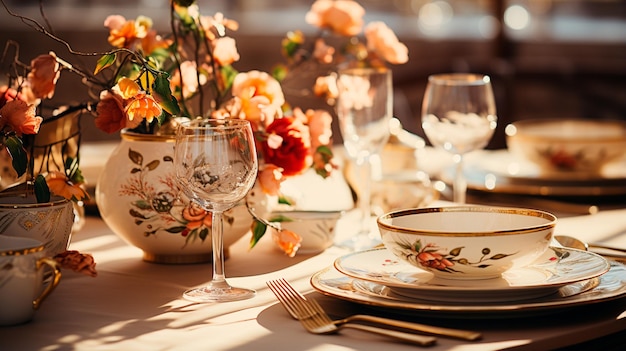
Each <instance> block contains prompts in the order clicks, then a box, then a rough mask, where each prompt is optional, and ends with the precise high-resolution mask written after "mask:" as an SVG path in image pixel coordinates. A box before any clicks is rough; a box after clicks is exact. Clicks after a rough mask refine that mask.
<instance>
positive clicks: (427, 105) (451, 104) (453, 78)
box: [422, 73, 498, 203]
mask: <svg viewBox="0 0 626 351" xmlns="http://www.w3.org/2000/svg"><path fill="white" fill-rule="evenodd" d="M497 119H498V118H497V116H496V104H495V101H494V97H493V88H492V86H491V79H490V78H489V76H487V75H483V74H473V73H451V74H435V75H431V76H430V77H428V85H427V86H426V92H425V93H424V101H423V103H422V128H423V129H424V133H425V134H426V136H427V137H428V140H430V142H431V144H433V145H434V146H436V147H440V148H443V149H444V150H446V151H448V152H450V153H452V154H453V160H454V162H455V164H456V167H455V175H454V181H453V185H452V190H453V201H454V202H456V203H465V197H466V193H467V181H466V180H465V176H464V174H463V155H465V154H466V153H468V152H470V151H473V150H477V149H482V148H484V147H485V146H486V145H487V143H488V142H489V140H490V139H491V137H492V136H493V133H494V130H495V129H496V124H497Z"/></svg>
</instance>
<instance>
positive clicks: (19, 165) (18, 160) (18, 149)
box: [4, 135, 28, 177]
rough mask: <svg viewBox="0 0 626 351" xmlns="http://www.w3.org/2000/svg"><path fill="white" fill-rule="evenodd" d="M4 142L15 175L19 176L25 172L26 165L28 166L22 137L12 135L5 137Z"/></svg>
mask: <svg viewBox="0 0 626 351" xmlns="http://www.w3.org/2000/svg"><path fill="white" fill-rule="evenodd" d="M4 144H5V145H6V148H7V151H8V152H9V155H11V159H12V164H13V169H15V171H16V172H17V175H18V176H19V177H21V176H22V175H23V174H24V173H26V167H27V166H28V155H27V154H26V150H24V144H22V139H20V138H18V137H17V136H15V135H13V136H10V137H8V138H6V139H5V140H4Z"/></svg>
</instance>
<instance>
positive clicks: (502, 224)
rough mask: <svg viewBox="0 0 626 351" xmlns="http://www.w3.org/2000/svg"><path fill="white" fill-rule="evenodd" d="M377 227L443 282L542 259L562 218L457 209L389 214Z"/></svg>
mask: <svg viewBox="0 0 626 351" xmlns="http://www.w3.org/2000/svg"><path fill="white" fill-rule="evenodd" d="M377 224H378V228H379V230H380V234H381V238H382V241H383V243H384V245H385V247H386V248H387V249H388V250H390V251H391V252H392V253H393V254H394V255H395V256H397V257H398V258H400V259H401V260H403V261H406V262H408V263H410V264H412V265H413V266H415V267H417V268H420V269H423V270H427V271H429V272H432V273H433V274H434V275H435V276H437V277H439V278H447V279H489V278H497V277H500V275H501V274H502V273H504V272H506V271H508V270H509V269H511V268H517V267H523V266H526V265H528V264H530V263H532V262H533V261H534V260H535V259H537V258H538V257H539V256H541V255H542V254H543V253H544V252H545V251H546V250H547V249H548V247H549V244H550V241H551V240H552V234H553V231H554V227H555V225H556V217H555V216H554V215H552V214H550V213H548V212H544V211H539V210H531V209H523V208H505V207H486V206H463V207H456V206H455V207H437V208H419V209H406V210H400V211H395V212H389V213H387V214H385V215H382V216H380V217H379V218H378V220H377Z"/></svg>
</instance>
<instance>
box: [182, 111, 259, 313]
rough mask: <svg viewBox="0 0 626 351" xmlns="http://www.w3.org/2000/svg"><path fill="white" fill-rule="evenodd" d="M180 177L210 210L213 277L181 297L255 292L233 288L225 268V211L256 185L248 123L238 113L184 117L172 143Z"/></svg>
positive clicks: (216, 298)
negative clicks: (223, 116) (233, 116)
mask: <svg viewBox="0 0 626 351" xmlns="http://www.w3.org/2000/svg"><path fill="white" fill-rule="evenodd" d="M174 168H175V170H176V182H177V184H178V186H179V187H180V188H181V190H182V191H183V193H184V194H185V195H186V196H187V197H188V198H189V200H190V201H193V202H194V203H196V204H198V205H199V206H200V207H202V208H203V209H204V210H205V211H207V212H211V213H212V223H211V240H212V247H213V277H212V279H211V282H210V283H209V284H208V285H207V286H205V287H200V288H194V289H190V290H187V291H186V292H185V293H184V294H183V297H185V298H186V299H188V300H191V301H194V302H221V301H236V300H243V299H247V298H251V297H252V296H254V295H255V292H254V290H251V289H246V288H235V287H232V286H230V285H229V284H228V282H227V281H226V277H225V274H224V247H223V223H222V213H223V212H224V211H226V210H228V209H230V208H232V207H234V206H235V205H236V204H237V203H238V202H240V201H241V200H243V198H244V197H245V196H246V194H247V193H248V191H249V190H250V189H251V188H252V186H253V185H254V182H255V180H256V175H257V170H258V160H257V155H256V149H255V145H254V137H253V133H252V128H251V126H250V123H249V122H248V121H246V120H239V119H208V120H205V119H195V120H191V121H187V122H182V123H181V124H180V126H179V127H178V130H177V134H176V145H175V147H174Z"/></svg>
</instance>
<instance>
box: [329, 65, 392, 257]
mask: <svg viewBox="0 0 626 351" xmlns="http://www.w3.org/2000/svg"><path fill="white" fill-rule="evenodd" d="M337 86H338V88H339V93H338V97H337V116H338V121H339V129H340V131H341V136H342V138H343V145H344V148H345V150H346V153H347V155H348V156H349V157H350V158H351V159H352V160H353V161H354V162H355V164H356V166H357V174H358V175H359V176H360V177H361V182H360V183H361V184H360V186H359V187H358V188H359V189H358V190H359V191H358V203H359V208H360V212H361V220H360V224H361V228H360V229H359V230H358V233H357V234H356V235H355V236H353V237H352V238H350V239H349V240H348V241H347V242H345V243H342V244H341V245H342V246H345V247H348V248H351V249H355V250H356V249H361V248H367V247H371V246H374V245H376V244H378V243H379V242H380V240H379V239H378V238H376V237H374V234H373V233H372V225H371V223H370V222H371V209H370V191H371V190H370V187H371V165H370V158H371V157H372V156H374V155H377V154H379V153H380V152H381V151H382V149H383V147H384V146H385V144H386V143H387V140H388V139H389V136H390V125H389V124H390V121H391V118H392V113H393V96H392V95H393V87H392V78H391V71H390V70H388V69H375V68H350V69H344V70H340V71H339V74H338V78H337Z"/></svg>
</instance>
